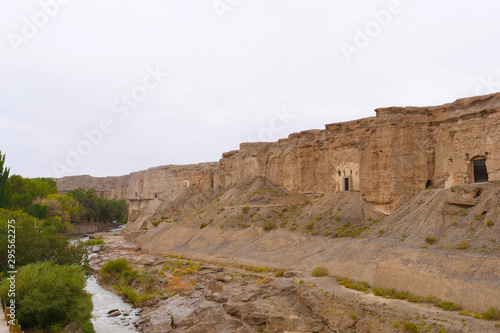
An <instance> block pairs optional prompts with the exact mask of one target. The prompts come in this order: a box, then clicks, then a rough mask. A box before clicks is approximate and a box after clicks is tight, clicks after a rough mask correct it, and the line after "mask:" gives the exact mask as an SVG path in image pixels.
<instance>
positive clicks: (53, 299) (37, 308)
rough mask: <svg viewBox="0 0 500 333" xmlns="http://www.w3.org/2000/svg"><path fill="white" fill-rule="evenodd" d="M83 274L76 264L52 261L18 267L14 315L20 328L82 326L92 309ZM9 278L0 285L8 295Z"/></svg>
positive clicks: (0, 289) (0, 291)
mask: <svg viewBox="0 0 500 333" xmlns="http://www.w3.org/2000/svg"><path fill="white" fill-rule="evenodd" d="M85 284H86V281H85V275H84V272H83V269H82V267H80V266H77V265H66V266H60V265H56V264H54V263H52V262H43V263H34V264H29V265H26V266H23V267H21V268H19V270H18V273H17V279H16V294H17V295H16V305H17V306H16V317H17V318H18V319H19V322H20V323H21V324H22V325H23V327H38V328H42V329H46V328H49V327H50V326H53V325H54V326H55V325H57V324H59V325H58V326H61V325H65V324H67V323H69V322H74V323H76V324H79V326H80V327H83V326H84V325H85V324H84V323H85V322H87V321H88V320H89V319H90V316H91V312H92V300H91V295H90V294H89V293H87V292H86V291H85ZM8 289H9V281H7V280H4V282H3V283H2V284H1V285H0V293H1V295H2V296H7V291H8Z"/></svg>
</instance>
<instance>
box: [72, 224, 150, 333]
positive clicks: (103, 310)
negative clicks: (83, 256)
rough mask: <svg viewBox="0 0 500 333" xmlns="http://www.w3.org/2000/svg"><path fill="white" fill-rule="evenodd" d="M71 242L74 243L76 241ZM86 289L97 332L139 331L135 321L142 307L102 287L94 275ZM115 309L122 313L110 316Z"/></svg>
mask: <svg viewBox="0 0 500 333" xmlns="http://www.w3.org/2000/svg"><path fill="white" fill-rule="evenodd" d="M123 227H124V226H123ZM123 227H122V228H123ZM122 228H119V229H113V230H111V232H113V231H114V232H116V231H121V229H122ZM78 240H80V241H82V242H86V241H88V240H89V238H88V237H83V238H80V239H78ZM70 242H71V243H73V242H74V241H70ZM91 256H96V254H91ZM85 289H86V290H87V292H89V293H90V294H91V295H92V303H93V304H94V307H93V309H92V316H93V318H92V319H91V321H92V324H93V325H94V330H95V332H96V333H120V332H137V330H136V329H135V326H134V322H135V321H136V320H137V319H138V318H139V316H138V314H137V313H138V312H139V311H140V308H132V306H131V305H130V304H128V303H125V302H124V301H123V300H122V298H121V297H120V296H117V295H116V294H114V293H112V292H110V291H108V290H106V289H104V288H103V287H101V286H100V285H99V284H98V283H97V281H96V279H95V278H94V277H90V278H88V279H87V286H86V287H85ZM114 309H118V310H120V312H121V315H120V316H117V317H108V312H109V311H110V310H114Z"/></svg>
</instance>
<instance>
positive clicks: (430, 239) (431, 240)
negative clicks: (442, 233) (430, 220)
mask: <svg viewBox="0 0 500 333" xmlns="http://www.w3.org/2000/svg"><path fill="white" fill-rule="evenodd" d="M425 242H426V243H428V244H431V245H432V244H434V243H436V242H437V239H436V237H432V236H427V237H425Z"/></svg>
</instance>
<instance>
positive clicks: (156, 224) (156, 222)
mask: <svg viewBox="0 0 500 333" xmlns="http://www.w3.org/2000/svg"><path fill="white" fill-rule="evenodd" d="M151 224H152V225H153V227H155V228H156V227H158V225H159V224H160V221H153V222H151Z"/></svg>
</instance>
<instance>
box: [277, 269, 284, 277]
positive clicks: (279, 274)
mask: <svg viewBox="0 0 500 333" xmlns="http://www.w3.org/2000/svg"><path fill="white" fill-rule="evenodd" d="M283 275H285V270H284V269H280V270H279V271H277V272H276V274H274V276H275V277H282V276H283Z"/></svg>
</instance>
